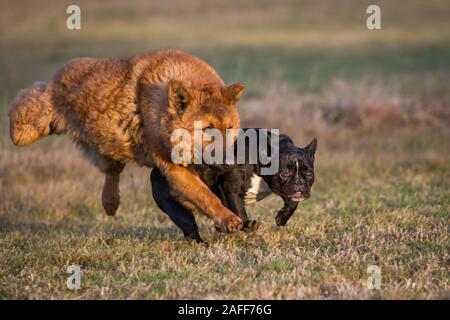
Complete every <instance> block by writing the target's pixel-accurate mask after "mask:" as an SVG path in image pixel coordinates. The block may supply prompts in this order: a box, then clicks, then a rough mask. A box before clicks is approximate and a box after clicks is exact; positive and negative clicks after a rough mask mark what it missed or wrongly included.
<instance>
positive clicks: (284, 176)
mask: <svg viewBox="0 0 450 320" xmlns="http://www.w3.org/2000/svg"><path fill="white" fill-rule="evenodd" d="M288 177H289V172H287V171H281V173H280V178H281V179H282V180H286V179H287V178H288Z"/></svg>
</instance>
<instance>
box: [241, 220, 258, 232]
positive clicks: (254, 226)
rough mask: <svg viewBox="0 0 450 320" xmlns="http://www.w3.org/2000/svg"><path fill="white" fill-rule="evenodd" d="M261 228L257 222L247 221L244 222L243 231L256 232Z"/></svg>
mask: <svg viewBox="0 0 450 320" xmlns="http://www.w3.org/2000/svg"><path fill="white" fill-rule="evenodd" d="M260 226H261V224H260V223H259V222H258V221H257V220H247V221H244V227H243V230H244V231H246V232H251V231H256V230H258V229H259V227H260Z"/></svg>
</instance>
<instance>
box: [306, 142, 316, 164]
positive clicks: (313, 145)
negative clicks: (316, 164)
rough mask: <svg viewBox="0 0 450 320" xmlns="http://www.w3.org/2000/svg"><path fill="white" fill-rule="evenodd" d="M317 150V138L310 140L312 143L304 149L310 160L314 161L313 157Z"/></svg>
mask: <svg viewBox="0 0 450 320" xmlns="http://www.w3.org/2000/svg"><path fill="white" fill-rule="evenodd" d="M316 149H317V138H314V139H312V141H311V142H310V143H309V144H308V145H307V146H306V147H305V148H304V150H305V151H306V152H307V153H308V154H309V156H310V157H311V160H313V161H314V156H315V154H316Z"/></svg>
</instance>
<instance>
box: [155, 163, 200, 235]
mask: <svg viewBox="0 0 450 320" xmlns="http://www.w3.org/2000/svg"><path fill="white" fill-rule="evenodd" d="M150 181H151V183H152V193H153V199H154V200H155V202H156V204H157V205H158V207H159V208H160V209H161V210H162V211H163V212H165V213H166V214H167V215H168V216H169V218H170V219H171V220H172V221H173V222H174V223H175V224H176V225H177V226H178V227H179V228H180V229H181V231H183V234H184V236H185V237H186V239H187V240H193V241H196V242H198V243H206V242H205V241H203V239H202V238H201V237H200V234H199V233H198V227H197V223H196V222H195V217H194V214H193V213H192V212H191V211H190V210H188V209H186V208H185V207H184V206H183V205H181V204H180V203H179V202H178V201H177V199H175V198H174V197H173V196H172V195H171V194H170V187H169V184H168V182H167V180H166V178H165V177H164V176H163V174H162V173H161V171H160V170H159V169H158V168H153V170H152V173H151V175H150Z"/></svg>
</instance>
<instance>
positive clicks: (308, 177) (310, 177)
mask: <svg viewBox="0 0 450 320" xmlns="http://www.w3.org/2000/svg"><path fill="white" fill-rule="evenodd" d="M312 178H313V173H312V172H307V173H306V179H308V180H311V179H312Z"/></svg>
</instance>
